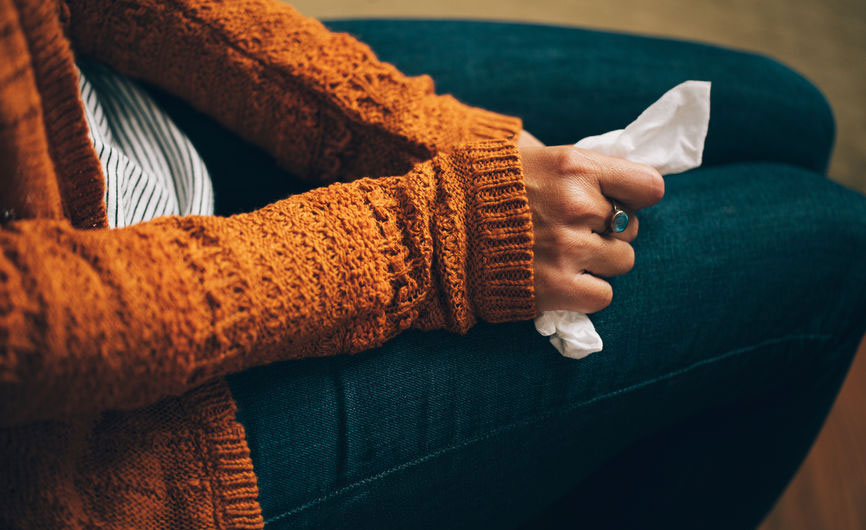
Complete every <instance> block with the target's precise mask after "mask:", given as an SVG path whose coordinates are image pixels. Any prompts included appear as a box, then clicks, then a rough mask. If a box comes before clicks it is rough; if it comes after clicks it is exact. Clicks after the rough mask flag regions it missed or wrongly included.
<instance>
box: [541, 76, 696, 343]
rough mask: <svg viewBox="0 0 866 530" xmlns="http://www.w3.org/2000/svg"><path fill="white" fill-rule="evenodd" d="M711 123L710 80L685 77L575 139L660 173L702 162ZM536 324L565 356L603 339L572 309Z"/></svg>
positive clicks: (583, 145)
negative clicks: (615, 126) (622, 117)
mask: <svg viewBox="0 0 866 530" xmlns="http://www.w3.org/2000/svg"><path fill="white" fill-rule="evenodd" d="M709 124H710V83H709V82H707V81H686V82H684V83H680V84H679V85H677V86H675V87H674V88H672V89H670V90H668V91H667V92H666V93H665V94H664V95H663V96H662V97H661V98H660V99H659V100H658V101H656V102H655V103H653V104H652V105H650V106H649V107H648V108H647V109H646V110H645V111H643V112H642V113H641V115H640V116H638V118H637V119H636V120H635V121H633V122H632V123H631V124H629V125H628V126H627V127H626V128H625V129H619V130H616V131H610V132H608V133H605V134H602V135H600V136H590V137H588V138H584V139H583V140H581V141H579V142H577V143H576V144H574V146H575V147H580V148H582V149H589V150H591V151H595V152H596V153H600V154H603V155H608V156H615V157H618V158H625V159H627V160H631V161H632V162H640V163H642V164H647V165H650V166H653V167H654V168H656V169H657V170H658V171H659V173H661V174H662V175H669V174H672V173H681V172H683V171H686V170H689V169H693V168H696V167H698V166H700V165H701V160H702V157H703V153H704V140H705V139H706V137H707V127H708V126H709ZM535 329H537V330H538V332H539V333H541V334H542V335H544V336H550V342H551V344H553V346H554V347H555V348H556V349H557V350H558V351H559V353H561V354H562V355H563V356H565V357H569V358H572V359H582V358H584V357H586V356H587V355H589V354H591V353H595V352H598V351H601V350H602V348H603V343H602V340H601V337H600V336H599V335H598V332H596V331H595V326H593V325H592V321H590V320H589V317H588V316H586V315H585V314H583V313H576V312H574V311H545V312H543V313H541V315H539V316H538V318H536V319H535Z"/></svg>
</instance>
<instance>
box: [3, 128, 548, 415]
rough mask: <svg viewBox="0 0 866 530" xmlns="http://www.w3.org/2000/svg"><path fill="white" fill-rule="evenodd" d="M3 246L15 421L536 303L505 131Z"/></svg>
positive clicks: (39, 232) (180, 387) (493, 317)
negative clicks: (236, 201)
mask: <svg viewBox="0 0 866 530" xmlns="http://www.w3.org/2000/svg"><path fill="white" fill-rule="evenodd" d="M0 247H2V253H0V277H2V278H3V282H2V283H0V423H2V424H3V425H7V424H11V423H18V422H23V421H33V420H38V419H46V418H50V417H54V416H58V415H68V414H76V413H88V412H94V411H99V410H105V409H117V408H122V409H126V408H134V407H140V406H143V405H146V404H149V403H152V402H155V401H156V400H158V399H160V398H162V397H165V396H169V395H178V394H181V393H183V392H184V391H186V390H188V389H190V388H192V387H195V386H197V385H199V384H201V383H203V382H205V381H207V380H209V379H212V378H214V377H218V376H221V375H225V374H228V373H231V372H235V371H239V370H243V369H245V368H248V367H252V366H256V365H261V364H264V363H268V362H272V361H277V360H283V359H294V358H301V357H308V356H324V355H333V354H340V353H352V352H359V351H362V350H366V349H369V348H372V347H375V346H377V345H380V344H382V343H383V342H385V341H386V340H388V339H389V338H390V337H393V336H394V335H396V334H397V333H399V332H400V331H401V330H404V329H407V328H409V327H413V326H414V327H419V328H423V329H434V328H444V329H450V330H453V331H457V332H463V331H465V330H467V329H468V328H469V327H470V326H472V325H473V323H474V322H475V321H476V319H478V318H482V319H485V320H489V321H492V322H497V321H505V320H519V319H528V318H531V317H533V316H534V314H535V306H534V298H533V283H532V227H531V214H530V211H529V208H528V205H527V202H526V195H525V190H524V187H523V180H522V173H521V167H520V160H519V155H518V151H517V149H516V148H515V147H514V146H513V145H512V144H510V143H508V142H505V141H489V142H481V143H476V144H471V145H467V146H464V147H460V148H457V149H455V150H454V151H453V152H452V153H450V154H440V155H437V156H436V157H434V158H433V159H431V160H429V161H427V162H424V163H420V164H418V165H417V166H416V167H415V168H414V169H413V170H411V171H410V172H408V173H406V174H404V175H402V176H393V177H381V178H377V179H369V178H364V179H359V180H356V181H354V182H351V183H337V184H333V185H331V186H328V187H324V188H319V189H316V190H313V191H310V192H307V193H304V194H300V195H295V196H292V197H290V198H288V199H285V200H282V201H279V202H276V203H274V204H271V205H269V206H267V207H265V208H263V209H261V210H257V211H254V212H251V213H248V214H241V215H236V216H232V217H165V218H160V219H156V220H153V221H150V222H146V223H142V224H138V225H134V226H131V227H128V228H124V229H116V230H106V229H95V230H78V229H75V228H73V227H72V226H70V225H69V224H68V223H67V222H65V221H54V220H27V221H18V222H14V223H10V224H9V225H7V226H6V227H4V229H3V230H0Z"/></svg>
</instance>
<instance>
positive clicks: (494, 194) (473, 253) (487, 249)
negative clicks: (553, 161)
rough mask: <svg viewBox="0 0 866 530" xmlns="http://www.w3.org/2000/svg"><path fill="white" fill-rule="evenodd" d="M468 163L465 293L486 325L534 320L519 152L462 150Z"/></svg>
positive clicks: (506, 146) (483, 146)
mask: <svg viewBox="0 0 866 530" xmlns="http://www.w3.org/2000/svg"><path fill="white" fill-rule="evenodd" d="M464 153H465V154H466V155H467V158H468V159H469V160H471V161H472V172H473V177H472V179H471V180H470V182H469V189H468V195H469V197H468V199H469V201H470V204H471V205H472V208H471V209H470V211H471V212H472V213H471V217H470V218H469V219H467V221H468V230H469V232H470V241H471V242H472V243H471V245H470V248H469V264H470V269H469V272H470V274H469V281H470V285H469V290H470V296H471V297H472V301H473V305H474V306H475V310H476V313H477V316H478V317H480V318H482V319H484V320H486V321H488V322H505V321H513V320H527V319H531V318H533V317H535V314H536V307H535V292H534V283H533V275H532V245H533V236H532V214H531V212H530V210H529V202H528V200H527V198H526V187H525V185H524V182H523V169H522V166H521V163H520V156H519V154H518V151H517V147H516V146H514V144H512V143H510V142H506V141H502V140H499V141H490V142H481V143H477V144H474V145H471V146H466V147H465V148H464Z"/></svg>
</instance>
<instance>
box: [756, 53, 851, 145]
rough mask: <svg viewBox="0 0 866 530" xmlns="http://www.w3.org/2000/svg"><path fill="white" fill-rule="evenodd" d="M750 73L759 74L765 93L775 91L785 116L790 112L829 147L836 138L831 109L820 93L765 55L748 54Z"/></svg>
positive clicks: (812, 85)
mask: <svg viewBox="0 0 866 530" xmlns="http://www.w3.org/2000/svg"><path fill="white" fill-rule="evenodd" d="M751 60H752V61H753V62H754V65H753V69H754V70H755V71H758V72H760V74H759V75H760V76H761V77H760V79H759V82H761V83H762V84H763V85H764V86H765V87H767V88H768V89H769V90H777V91H778V92H779V94H780V96H781V97H780V98H779V101H781V102H782V103H783V104H784V105H785V109H784V111H785V112H791V113H793V114H795V115H796V116H797V117H798V120H799V121H801V122H802V123H807V124H809V125H810V126H811V127H813V128H814V129H815V130H817V131H818V132H820V133H821V135H822V136H823V137H825V138H826V139H827V143H828V144H832V143H833V140H834V138H835V135H836V120H835V117H834V116H833V109H832V107H831V106H830V103H829V101H827V98H826V97H825V96H824V93H823V92H821V90H820V89H819V88H818V87H817V86H816V85H815V84H814V83H812V81H810V80H809V79H808V78H806V77H805V76H804V75H803V74H801V73H799V72H797V71H796V70H794V69H793V68H792V67H790V66H788V65H786V64H784V63H782V62H781V61H779V60H777V59H774V58H772V57H768V56H766V55H759V54H751Z"/></svg>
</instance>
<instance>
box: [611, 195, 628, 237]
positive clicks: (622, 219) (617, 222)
mask: <svg viewBox="0 0 866 530" xmlns="http://www.w3.org/2000/svg"><path fill="white" fill-rule="evenodd" d="M610 204H611V205H612V206H613V215H612V216H611V218H610V231H611V232H613V233H614V234H619V233H620V232H625V229H626V228H628V214H627V213H625V210H623V209H622V208H620V207H619V206H617V205H616V203H615V202H613V201H610Z"/></svg>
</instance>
